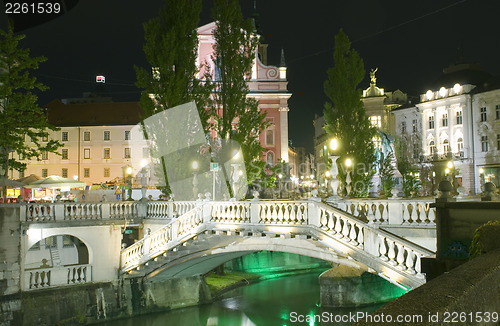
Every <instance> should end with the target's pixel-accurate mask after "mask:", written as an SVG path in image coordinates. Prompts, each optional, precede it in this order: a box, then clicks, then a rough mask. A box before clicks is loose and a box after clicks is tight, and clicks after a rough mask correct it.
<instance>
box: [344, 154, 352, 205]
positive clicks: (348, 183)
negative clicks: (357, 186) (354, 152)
mask: <svg viewBox="0 0 500 326" xmlns="http://www.w3.org/2000/svg"><path fill="white" fill-rule="evenodd" d="M345 166H346V168H347V176H346V178H345V183H346V186H345V189H346V191H347V197H349V195H350V193H351V188H352V187H351V173H350V172H351V166H352V160H351V159H350V158H346V160H345Z"/></svg>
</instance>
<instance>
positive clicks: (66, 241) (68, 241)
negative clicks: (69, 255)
mask: <svg viewBox="0 0 500 326" xmlns="http://www.w3.org/2000/svg"><path fill="white" fill-rule="evenodd" d="M72 238H73V237H72V236H70V235H63V247H64V248H68V247H73V246H74V245H75V244H74V243H73V239H72Z"/></svg>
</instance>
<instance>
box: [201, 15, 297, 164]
mask: <svg viewBox="0 0 500 326" xmlns="http://www.w3.org/2000/svg"><path fill="white" fill-rule="evenodd" d="M215 28H216V24H215V22H212V23H210V24H207V25H204V26H201V27H199V28H198V39H199V46H198V58H197V64H198V66H200V65H201V64H202V63H204V62H206V63H209V64H210V65H212V67H211V68H213V65H214V63H213V60H212V54H213V52H214V45H215V39H214V37H213V32H214V29H215ZM265 46H266V45H260V46H259V47H260V48H259V51H257V52H259V53H260V56H259V55H257V53H256V55H255V60H254V65H253V68H252V76H251V78H250V79H249V81H248V86H249V89H250V94H249V96H251V97H253V98H255V99H256V100H258V102H259V109H260V110H262V111H264V112H266V120H269V121H270V122H271V125H270V126H269V127H268V128H267V129H265V130H263V131H262V132H261V134H260V136H259V139H260V143H261V145H262V147H263V148H264V149H265V151H264V157H263V159H264V160H265V161H267V162H268V163H272V164H275V163H276V162H277V160H279V159H281V160H284V161H285V162H288V160H289V158H288V111H289V108H288V99H289V98H290V97H291V96H292V94H290V93H289V92H288V89H287V85H288V81H287V79H286V67H284V66H283V67H275V66H267V65H265V64H264V63H263V62H262V61H264V62H265V61H266V59H265V55H266V54H265ZM262 50H264V51H262ZM261 58H262V59H261ZM212 71H214V69H212Z"/></svg>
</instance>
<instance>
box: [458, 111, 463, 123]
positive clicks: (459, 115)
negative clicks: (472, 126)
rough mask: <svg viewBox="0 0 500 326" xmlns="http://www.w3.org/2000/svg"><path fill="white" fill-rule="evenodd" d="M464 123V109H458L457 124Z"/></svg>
mask: <svg viewBox="0 0 500 326" xmlns="http://www.w3.org/2000/svg"><path fill="white" fill-rule="evenodd" d="M461 124H462V111H457V125H461Z"/></svg>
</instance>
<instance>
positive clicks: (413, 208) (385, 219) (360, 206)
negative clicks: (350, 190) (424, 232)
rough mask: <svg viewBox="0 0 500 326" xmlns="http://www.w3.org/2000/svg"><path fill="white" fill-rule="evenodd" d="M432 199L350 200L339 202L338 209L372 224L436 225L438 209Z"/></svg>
mask: <svg viewBox="0 0 500 326" xmlns="http://www.w3.org/2000/svg"><path fill="white" fill-rule="evenodd" d="M433 202H434V201H433V200H432V199H414V200H412V199H399V200H391V199H387V200H383V199H374V200H370V199H358V200H356V199H349V200H343V201H340V202H338V208H339V209H341V210H343V211H345V212H347V213H349V214H352V215H354V216H356V217H360V218H366V219H367V220H368V222H369V223H370V224H390V225H410V226H422V225H432V226H435V225H436V209H435V208H433V207H430V204H431V203H433Z"/></svg>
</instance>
